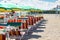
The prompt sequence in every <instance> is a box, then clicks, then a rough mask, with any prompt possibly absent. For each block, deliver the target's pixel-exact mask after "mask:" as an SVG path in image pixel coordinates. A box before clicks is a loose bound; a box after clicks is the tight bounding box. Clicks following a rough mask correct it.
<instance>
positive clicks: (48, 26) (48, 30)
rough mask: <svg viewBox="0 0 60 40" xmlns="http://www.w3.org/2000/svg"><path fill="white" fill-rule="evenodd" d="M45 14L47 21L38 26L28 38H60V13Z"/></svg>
mask: <svg viewBox="0 0 60 40" xmlns="http://www.w3.org/2000/svg"><path fill="white" fill-rule="evenodd" d="M43 16H44V18H45V19H46V20H47V21H44V22H43V23H42V25H40V26H38V28H37V29H36V30H35V31H33V33H32V34H31V35H30V38H29V39H28V40H60V14H43ZM39 27H40V28H39Z"/></svg>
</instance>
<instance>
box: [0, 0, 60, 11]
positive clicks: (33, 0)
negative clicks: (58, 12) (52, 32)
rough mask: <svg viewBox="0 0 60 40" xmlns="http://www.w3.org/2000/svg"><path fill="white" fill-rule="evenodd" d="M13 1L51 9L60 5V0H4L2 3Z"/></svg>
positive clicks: (42, 8)
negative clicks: (50, 0) (48, 0)
mask: <svg viewBox="0 0 60 40" xmlns="http://www.w3.org/2000/svg"><path fill="white" fill-rule="evenodd" d="M5 1H6V3H13V4H18V5H23V6H31V7H33V8H38V9H41V10H50V9H52V8H54V7H56V6H57V5H60V0H58V1H55V2H47V1H41V0H4V1H2V2H0V3H4V2H5Z"/></svg>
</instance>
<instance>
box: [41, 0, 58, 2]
mask: <svg viewBox="0 0 60 40" xmlns="http://www.w3.org/2000/svg"><path fill="white" fill-rule="evenodd" d="M41 1H46V2H56V1H57V0H41Z"/></svg>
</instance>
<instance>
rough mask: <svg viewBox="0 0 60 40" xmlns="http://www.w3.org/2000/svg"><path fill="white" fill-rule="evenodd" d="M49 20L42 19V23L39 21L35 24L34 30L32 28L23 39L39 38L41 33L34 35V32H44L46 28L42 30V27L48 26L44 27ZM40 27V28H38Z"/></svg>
mask: <svg viewBox="0 0 60 40" xmlns="http://www.w3.org/2000/svg"><path fill="white" fill-rule="evenodd" d="M46 22H47V20H43V21H41V22H40V23H38V24H37V25H35V26H36V27H35V28H34V29H33V30H30V32H29V33H28V35H24V37H23V39H22V40H28V39H32V38H34V39H38V38H40V37H41V35H35V34H34V35H32V33H33V32H34V33H38V32H44V30H41V29H40V28H42V29H43V28H46V27H42V26H45V24H46ZM38 28H39V30H37V29H38Z"/></svg>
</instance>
